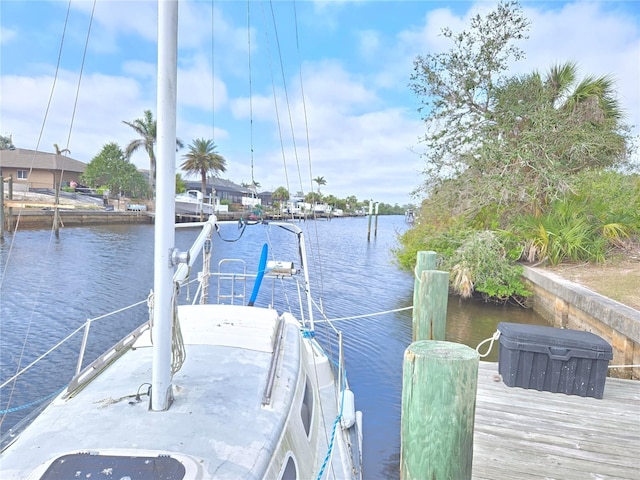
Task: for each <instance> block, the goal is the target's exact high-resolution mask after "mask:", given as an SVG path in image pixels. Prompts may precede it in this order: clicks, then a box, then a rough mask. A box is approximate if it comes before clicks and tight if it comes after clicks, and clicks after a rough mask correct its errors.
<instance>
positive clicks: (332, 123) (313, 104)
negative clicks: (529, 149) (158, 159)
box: [0, 0, 640, 205]
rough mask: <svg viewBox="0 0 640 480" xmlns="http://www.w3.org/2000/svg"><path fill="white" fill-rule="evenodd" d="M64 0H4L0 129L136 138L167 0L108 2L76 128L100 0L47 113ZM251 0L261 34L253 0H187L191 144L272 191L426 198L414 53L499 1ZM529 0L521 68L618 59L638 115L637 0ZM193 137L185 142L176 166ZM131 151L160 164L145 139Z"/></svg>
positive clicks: (607, 68) (596, 71)
mask: <svg viewBox="0 0 640 480" xmlns="http://www.w3.org/2000/svg"><path fill="white" fill-rule="evenodd" d="M67 5H68V3H67V2H66V1H51V2H49V1H37V0H26V1H17V0H9V1H6V0H2V1H1V2H0V28H1V30H0V47H1V52H0V54H1V55H0V88H1V90H0V95H1V97H0V133H2V134H3V135H7V134H12V135H13V138H14V143H15V144H16V146H18V147H22V148H31V149H35V148H38V149H39V150H43V151H53V150H54V148H53V144H54V143H57V144H58V145H59V146H60V148H65V147H67V146H68V148H69V149H70V150H71V157H73V158H75V159H77V160H80V161H83V162H89V161H90V160H91V159H92V158H93V157H94V156H95V155H96V154H98V153H99V152H100V150H101V148H102V146H103V145H104V144H106V143H108V142H116V143H118V144H119V145H120V146H122V147H124V146H126V145H127V143H128V142H129V141H130V140H132V139H133V138H135V134H134V132H133V130H131V128H130V127H128V126H126V125H124V124H123V123H122V121H123V120H127V121H132V120H134V119H136V118H140V117H141V116H142V113H143V111H144V110H145V109H150V110H152V111H153V112H154V113H155V110H156V106H155V75H156V66H155V65H156V14H157V10H156V5H155V2H148V1H107V0H99V1H98V2H97V4H96V7H95V14H94V19H93V23H92V26H91V36H90V39H89V44H88V50H87V55H86V59H85V64H84V71H83V75H82V81H81V87H80V93H79V96H78V99H77V108H76V110H75V116H74V117H73V128H72V129H71V130H70V125H71V118H72V114H73V111H74V104H75V102H76V89H77V84H78V76H79V75H78V74H79V71H80V66H81V64H82V58H83V49H84V45H85V41H86V36H87V29H88V24H89V18H90V14H91V10H92V8H93V2H91V1H88V0H82V1H73V2H72V3H71V9H70V12H69V21H68V25H67V29H66V34H65V40H64V46H63V50H62V55H61V61H60V71H59V73H58V77H57V80H56V82H55V85H56V88H55V90H54V94H53V99H52V101H51V106H50V108H49V111H48V114H47V117H46V122H45V123H44V128H43V121H44V118H45V112H46V109H47V104H48V100H49V95H50V92H51V90H52V85H53V80H54V74H55V67H56V63H57V59H58V52H59V51H60V42H61V37H62V32H63V28H64V23H65V17H66V15H67ZM249 6H250V8H249V17H250V29H249V31H250V36H249V35H248V34H247V25H248V22H247V17H248V13H247V10H248V9H247V2H245V1H223V2H218V1H216V2H214V3H213V10H212V7H211V2H210V1H184V2H181V4H180V34H179V43H180V51H179V63H180V65H179V77H178V104H179V112H178V137H179V138H180V139H181V140H182V141H183V142H184V143H185V144H187V145H188V144H189V143H191V142H192V141H193V139H196V138H207V139H213V140H214V142H215V143H216V145H217V146H218V152H219V153H220V154H222V155H223V156H224V157H225V158H226V159H227V164H228V169H227V172H226V173H223V174H222V175H221V176H222V177H223V178H228V179H230V180H232V181H235V182H237V183H240V182H251V181H252V179H253V180H255V181H257V182H259V183H260V185H261V187H260V190H273V189H275V188H277V187H278V186H281V185H282V186H286V187H287V188H288V189H289V190H290V191H291V192H292V193H293V192H297V191H304V192H308V191H310V190H312V189H315V188H316V185H315V184H314V183H313V182H312V180H311V179H312V178H315V177H318V176H322V177H324V178H325V180H326V182H327V183H326V186H324V187H322V192H323V193H325V194H333V195H335V196H337V197H340V198H344V197H347V196H349V195H355V196H356V197H357V198H358V199H359V200H364V199H369V198H371V199H373V200H374V201H382V202H385V203H391V204H394V203H398V204H401V205H403V204H405V203H409V202H411V201H414V202H415V199H413V198H412V197H411V196H410V192H411V191H413V190H414V189H415V188H416V187H417V186H418V185H419V184H420V182H421V180H422V176H421V171H422V169H423V160H422V159H421V158H420V156H419V153H420V152H421V151H422V147H421V145H420V143H419V138H420V136H421V135H423V134H424V125H423V124H422V122H421V120H420V115H419V113H418V112H417V107H418V100H417V99H416V97H415V95H414V94H413V93H412V92H411V91H410V89H409V88H408V83H409V77H410V75H411V73H412V70H413V59H414V58H415V57H416V56H417V55H420V54H421V55H425V54H428V53H437V52H441V51H446V50H447V49H448V48H449V45H448V44H447V43H445V41H444V40H443V38H442V37H441V36H440V35H439V34H440V32H441V29H442V28H443V27H450V28H451V29H453V30H454V31H461V30H463V29H466V28H468V25H469V18H470V16H471V15H473V14H475V13H477V12H478V11H479V10H485V11H486V10H489V9H492V8H493V7H494V6H495V2H489V1H481V2H464V1H457V2H432V1H392V2H385V1H364V0H361V1H347V0H344V1H339V0H337V1H325V2H320V1H317V2H314V1H298V2H295V3H293V2H290V1H274V2H273V3H272V4H270V3H267V2H262V1H257V0H255V1H251V2H250V3H249ZM522 6H523V9H524V13H525V16H526V17H527V18H528V19H529V20H530V21H531V22H532V25H531V28H530V31H529V36H530V38H529V39H528V40H526V41H523V42H521V43H520V47H521V48H522V49H523V50H524V51H525V52H526V56H527V58H526V60H524V61H522V62H519V63H518V64H515V65H514V66H513V68H512V70H511V72H510V73H514V74H515V73H525V72H530V71H532V70H534V69H538V70H540V71H546V70H548V69H549V67H551V66H552V65H553V64H554V63H557V62H565V61H575V62H577V63H578V65H579V67H580V75H581V76H582V75H604V74H612V75H613V76H614V77H615V78H616V80H617V86H618V91H619V95H620V101H621V104H622V105H623V107H624V108H625V110H626V113H627V118H626V120H627V123H629V124H631V125H636V126H637V125H639V124H640V3H639V2H637V1H626V2H625V1H621V2H612V1H609V2H591V1H590V2H585V1H578V2H559V1H551V2H522ZM294 7H295V8H294ZM274 17H275V24H276V28H275V29H274V20H273V18H274ZM296 19H297V22H296V21H294V20H296ZM212 25H213V32H214V34H213V40H212V33H211V32H212ZM265 25H266V31H265ZM276 31H277V37H276V34H275V32H276ZM265 32H266V33H265ZM249 38H250V39H251V40H250V42H249V40H248V39H249ZM278 45H279V48H278ZM212 51H213V55H212ZM249 51H251V56H250V57H249V54H248V52H249ZM212 58H213V59H214V61H213V63H212V61H211V59H212ZM249 58H251V90H250V82H249ZM281 62H282V63H281ZM212 65H213V66H212ZM283 77H284V80H285V82H284V83H283ZM272 79H273V80H272ZM285 84H286V90H285V87H284V85H285ZM301 85H302V88H301ZM274 89H275V93H276V98H277V99H278V101H277V105H278V110H277V113H278V115H279V118H280V128H278V124H277V122H276V114H275V111H276V110H275V108H274ZM302 90H303V91H304V95H302V93H301V91H302ZM250 91H251V95H250ZM212 92H213V94H212ZM250 96H251V98H252V101H251V102H250V101H249V98H250ZM287 100H288V101H287ZM250 119H252V122H250ZM290 119H291V120H290ZM305 119H306V122H305ZM212 125H213V126H212ZM291 125H293V127H291ZM292 131H293V134H292ZM634 132H635V134H636V135H637V134H638V132H639V130H638V128H637V127H635V129H634ZM307 136H308V138H309V146H307V140H306V139H307ZM292 138H295V148H294V142H293V140H292ZM281 145H284V148H282V146H281ZM185 152H186V149H184V150H182V151H180V152H178V153H177V157H176V165H177V166H179V165H180V163H181V162H182V158H181V157H182V155H183V154H184V153H185ZM252 152H253V153H252ZM283 152H284V153H283ZM132 161H133V162H134V163H135V164H136V165H137V166H138V167H140V168H148V159H147V157H146V156H145V154H144V153H143V152H140V153H138V154H136V155H134V157H133V158H132ZM252 171H253V176H252Z"/></svg>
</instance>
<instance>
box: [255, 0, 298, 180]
mask: <svg viewBox="0 0 640 480" xmlns="http://www.w3.org/2000/svg"><path fill="white" fill-rule="evenodd" d="M261 6H262V23H263V25H264V36H265V45H266V48H267V58H268V59H269V73H270V74H271V90H272V92H273V104H274V107H275V111H276V123H277V126H278V136H279V138H280V150H281V152H282V162H283V164H284V178H285V184H286V186H287V191H288V192H291V188H290V187H289V172H288V170H287V158H286V154H285V150H284V140H283V138H282V124H281V122H280V110H279V109H278V97H277V95H276V82H275V78H274V75H273V62H272V61H271V49H270V48H269V33H268V29H267V20H266V17H265V14H264V4H261Z"/></svg>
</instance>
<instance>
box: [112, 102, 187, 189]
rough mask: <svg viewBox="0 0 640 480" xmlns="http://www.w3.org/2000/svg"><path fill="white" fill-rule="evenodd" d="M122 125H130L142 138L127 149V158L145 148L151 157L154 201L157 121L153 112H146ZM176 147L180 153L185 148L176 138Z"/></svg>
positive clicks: (151, 185)
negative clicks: (154, 148)
mask: <svg viewBox="0 0 640 480" xmlns="http://www.w3.org/2000/svg"><path fill="white" fill-rule="evenodd" d="M122 123H124V124H125V125H129V126H130V127H131V128H133V129H134V130H135V131H136V133H137V134H138V135H139V136H140V138H136V139H133V140H131V142H129V145H127V147H126V148H125V151H124V153H125V155H126V156H127V158H128V159H129V158H131V155H133V153H134V152H136V151H137V150H138V149H140V148H144V149H145V150H146V152H147V155H149V196H150V197H151V198H152V199H153V198H155V196H156V188H155V187H156V155H155V152H154V150H153V147H154V146H155V144H156V138H157V134H156V132H157V123H156V120H155V119H154V118H153V113H151V110H145V111H144V115H143V117H142V118H136V119H135V120H134V121H132V122H127V121H125V120H123V121H122ZM176 146H177V148H176V151H178V150H179V149H180V148H182V147H184V144H183V143H182V141H181V140H180V139H177V138H176Z"/></svg>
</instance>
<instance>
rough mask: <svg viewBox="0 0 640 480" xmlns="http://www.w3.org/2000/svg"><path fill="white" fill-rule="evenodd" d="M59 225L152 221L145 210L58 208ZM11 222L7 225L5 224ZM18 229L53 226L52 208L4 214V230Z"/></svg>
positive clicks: (78, 225)
mask: <svg viewBox="0 0 640 480" xmlns="http://www.w3.org/2000/svg"><path fill="white" fill-rule="evenodd" d="M59 212H60V220H61V221H62V224H61V225H60V227H82V226H87V225H109V224H117V223H153V218H152V217H151V216H150V215H148V214H147V213H146V212H121V211H105V210H60V211H59ZM9 221H10V222H11V224H12V225H11V226H10V227H9V226H8V225H7V224H8V223H9ZM16 223H17V226H18V230H24V229H31V228H49V229H50V228H53V210H36V211H28V210H23V211H22V212H20V215H19V216H18V215H17V214H14V215H13V216H12V217H11V218H9V217H8V216H7V215H5V231H11V230H12V229H13V228H14V227H15V226H16Z"/></svg>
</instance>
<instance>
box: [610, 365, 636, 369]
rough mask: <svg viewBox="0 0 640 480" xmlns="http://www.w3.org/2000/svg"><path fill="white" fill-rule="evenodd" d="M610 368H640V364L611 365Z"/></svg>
mask: <svg viewBox="0 0 640 480" xmlns="http://www.w3.org/2000/svg"><path fill="white" fill-rule="evenodd" d="M609 368H640V365H609Z"/></svg>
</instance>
